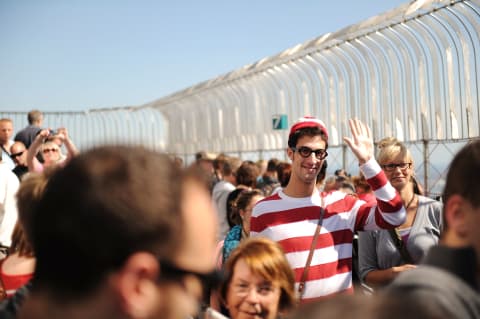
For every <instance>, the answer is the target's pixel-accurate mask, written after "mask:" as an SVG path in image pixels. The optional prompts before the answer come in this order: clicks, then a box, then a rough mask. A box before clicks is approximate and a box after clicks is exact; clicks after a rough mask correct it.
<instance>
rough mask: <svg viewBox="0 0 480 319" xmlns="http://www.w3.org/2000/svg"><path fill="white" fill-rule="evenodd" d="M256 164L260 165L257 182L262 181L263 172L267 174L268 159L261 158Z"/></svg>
mask: <svg viewBox="0 0 480 319" xmlns="http://www.w3.org/2000/svg"><path fill="white" fill-rule="evenodd" d="M255 164H256V165H257V167H258V177H257V183H260V182H261V181H262V176H263V174H265V172H266V171H267V165H268V161H267V160H265V159H259V160H258V161H256V162H255Z"/></svg>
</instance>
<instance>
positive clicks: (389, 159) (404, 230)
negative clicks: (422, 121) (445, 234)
mask: <svg viewBox="0 0 480 319" xmlns="http://www.w3.org/2000/svg"><path fill="white" fill-rule="evenodd" d="M378 147H379V153H378V156H377V160H378V162H379V163H380V166H381V167H382V169H383V171H384V172H385V175H386V177H387V179H388V180H389V181H390V184H391V185H392V186H393V187H394V188H395V189H396V190H397V191H398V192H399V194H400V196H401V198H402V201H403V205H404V206H405V209H406V211H407V219H406V221H405V223H403V224H402V225H400V226H399V227H397V228H395V229H394V230H375V231H369V232H360V233H359V272H360V274H359V276H360V278H361V280H362V282H363V283H364V284H366V285H367V286H368V287H369V288H379V287H382V286H385V285H387V284H388V283H390V282H391V281H392V280H393V279H394V278H395V277H396V276H397V275H398V274H399V273H401V272H402V271H405V270H409V269H412V268H415V267H416V266H415V265H416V264H418V263H419V262H420V261H421V259H422V258H423V257H424V256H425V254H426V252H427V251H428V249H429V248H430V247H431V246H433V245H436V244H437V243H438V240H439V238H440V232H441V229H442V204H441V203H440V202H438V201H436V200H433V199H431V198H428V197H425V196H423V195H422V194H419V193H420V192H419V191H418V189H419V187H418V183H417V182H416V180H415V177H414V172H415V169H414V163H413V158H412V155H411V153H410V151H409V150H408V149H407V147H406V146H405V144H403V143H402V142H400V141H398V140H397V139H395V138H385V139H383V140H381V141H380V142H379V143H378Z"/></svg>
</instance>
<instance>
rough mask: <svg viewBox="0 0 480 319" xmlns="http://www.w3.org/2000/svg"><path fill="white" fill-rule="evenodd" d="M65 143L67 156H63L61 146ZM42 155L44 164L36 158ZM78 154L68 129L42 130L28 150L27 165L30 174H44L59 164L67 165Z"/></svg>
mask: <svg viewBox="0 0 480 319" xmlns="http://www.w3.org/2000/svg"><path fill="white" fill-rule="evenodd" d="M56 141H58V143H63V144H64V145H65V147H66V149H67V156H63V155H62V154H61V149H60V145H59V144H58V143H56ZM38 153H40V154H41V156H42V159H43V164H42V163H40V161H38V160H37V158H36V156H37V154H38ZM77 154H78V150H77V148H76V147H75V145H74V144H73V142H72V141H71V140H70V138H69V136H68V132H67V129H65V128H59V129H58V131H57V132H54V131H52V130H48V129H43V130H41V131H40V132H39V133H38V134H37V136H36V137H35V140H34V141H33V143H32V144H31V145H30V147H29V148H28V153H27V165H28V171H29V172H37V173H40V172H43V170H44V168H47V167H52V166H55V165H58V164H62V165H65V164H66V161H69V160H70V159H72V158H73V157H74V156H76V155H77Z"/></svg>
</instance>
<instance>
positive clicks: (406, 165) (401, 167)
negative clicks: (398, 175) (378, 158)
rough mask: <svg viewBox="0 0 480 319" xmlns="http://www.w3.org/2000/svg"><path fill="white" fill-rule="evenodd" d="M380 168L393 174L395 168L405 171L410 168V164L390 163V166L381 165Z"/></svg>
mask: <svg viewBox="0 0 480 319" xmlns="http://www.w3.org/2000/svg"><path fill="white" fill-rule="evenodd" d="M381 166H382V168H383V169H384V170H385V171H387V172H393V171H394V170H395V169H396V168H397V167H398V168H400V169H401V170H404V169H407V168H410V167H412V163H398V164H395V163H391V164H385V165H381Z"/></svg>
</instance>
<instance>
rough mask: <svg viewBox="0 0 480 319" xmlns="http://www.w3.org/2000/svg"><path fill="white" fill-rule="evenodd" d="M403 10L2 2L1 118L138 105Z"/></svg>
mask: <svg viewBox="0 0 480 319" xmlns="http://www.w3.org/2000/svg"><path fill="white" fill-rule="evenodd" d="M406 2H408V0H368V1H359V0H344V1H325V0H317V1H311V0H305V1H282V0H276V1H274V0H263V1H262V0H256V1H253V0H243V1H209V0H204V1H184V0H177V1H153V0H152V1H143V0H137V1H134V0H125V1H122V0H116V1H114V0H103V1H102V0H96V1H95V0H83V1H76V0H68V1H65V0H57V1H53V0H52V1H50V0H42V1H39V0H0V111H17V110H18V111H28V110H30V109H32V108H38V109H40V110H43V111H78V110H86V109H91V108H108V107H117V106H135V105H141V104H144V103H147V102H150V101H153V100H155V99H157V98H160V97H163V96H166V95H169V94H171V93H174V92H176V91H178V90H181V89H184V88H187V87H189V86H192V85H195V84H196V83H198V82H202V81H205V80H207V79H211V78H214V77H216V76H219V75H222V74H225V73H227V72H230V71H232V70H234V69H237V68H240V67H242V66H243V65H246V64H250V63H253V62H255V61H258V60H260V59H262V58H264V57H266V56H271V55H275V54H277V53H279V52H281V51H283V50H285V49H287V48H290V47H293V46H295V45H296V44H298V43H303V42H305V41H307V40H310V39H313V38H316V37H318V36H320V35H322V34H325V33H328V32H334V31H337V30H339V29H341V28H343V27H346V26H348V25H351V24H355V23H358V22H361V21H363V20H365V19H367V18H369V17H372V16H374V15H378V14H380V13H383V12H385V11H389V10H390V9H393V8H396V7H398V6H399V5H401V4H403V3H406Z"/></svg>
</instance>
